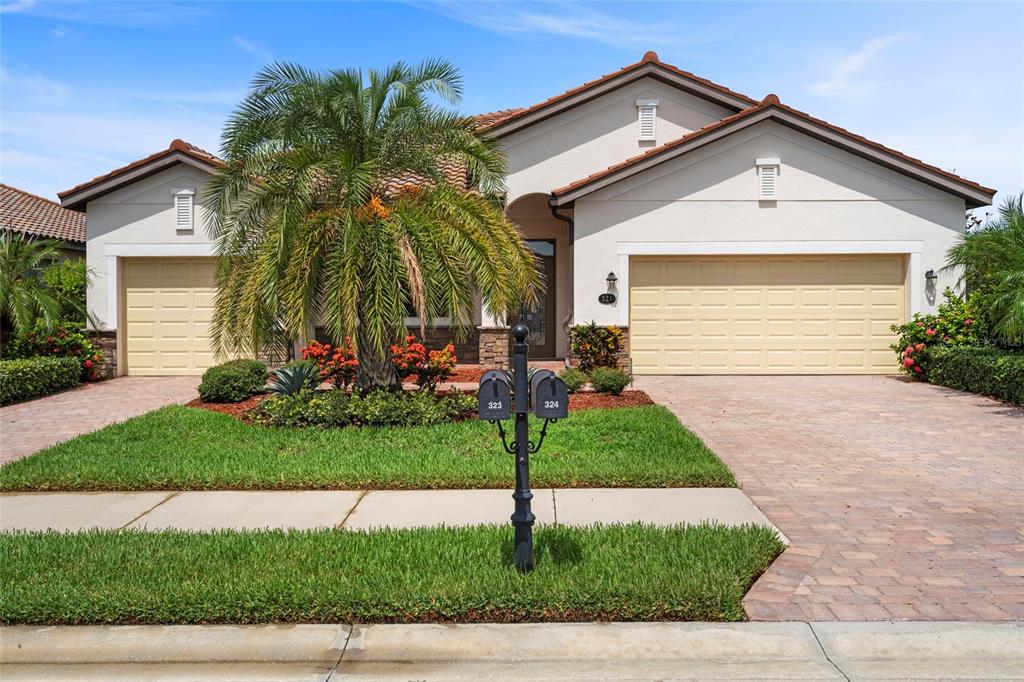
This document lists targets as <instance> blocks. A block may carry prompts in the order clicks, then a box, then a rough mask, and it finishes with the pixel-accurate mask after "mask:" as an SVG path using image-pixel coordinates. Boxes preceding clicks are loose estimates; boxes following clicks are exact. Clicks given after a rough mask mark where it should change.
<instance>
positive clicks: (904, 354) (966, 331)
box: [890, 287, 988, 381]
mask: <svg viewBox="0 0 1024 682" xmlns="http://www.w3.org/2000/svg"><path fill="white" fill-rule="evenodd" d="M942 295H943V297H944V298H945V302H944V303H942V304H941V305H940V306H939V309H938V310H937V311H936V313H935V314H934V315H922V314H920V313H915V314H914V319H912V320H911V321H909V322H905V323H904V324H894V325H892V327H890V330H891V331H893V332H895V333H897V334H899V335H900V337H899V339H898V340H897V341H896V343H894V344H892V345H891V346H890V348H892V349H893V350H894V351H895V352H896V355H897V357H898V358H899V363H900V364H899V369H900V371H901V372H903V373H904V374H909V375H910V376H912V377H914V378H915V379H920V380H922V381H925V380H927V379H928V369H929V364H930V358H931V351H932V350H933V349H935V348H940V347H944V346H951V347H957V346H975V345H978V344H980V343H982V342H984V341H985V340H986V339H987V338H988V330H987V328H986V325H985V321H984V316H983V315H982V314H981V312H980V311H979V309H978V298H977V296H976V295H973V294H972V295H971V296H968V297H967V300H963V299H961V298H960V297H959V296H957V295H956V294H955V293H953V290H952V289H950V288H949V287H946V290H945V291H944V292H943V294H942Z"/></svg>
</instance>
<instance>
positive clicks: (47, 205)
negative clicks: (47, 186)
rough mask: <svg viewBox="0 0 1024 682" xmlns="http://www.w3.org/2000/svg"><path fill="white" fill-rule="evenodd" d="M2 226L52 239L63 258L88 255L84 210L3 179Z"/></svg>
mask: <svg viewBox="0 0 1024 682" xmlns="http://www.w3.org/2000/svg"><path fill="white" fill-rule="evenodd" d="M0 229H4V230H11V231H12V232H15V233H17V234H22V235H25V236H27V237H33V238H36V239H52V240H53V241H55V242H57V244H58V251H59V253H60V255H61V256H62V257H63V258H67V259H69V260H76V261H80V260H82V259H83V258H85V213H83V212H82V211H72V210H69V209H66V208H64V207H63V206H61V205H60V204H58V203H57V202H55V201H53V200H51V199H46V198H44V197H40V196H36V195H35V194H32V193H30V192H26V191H25V190H23V189H18V188H17V187H11V186H10V185H5V184H3V183H0Z"/></svg>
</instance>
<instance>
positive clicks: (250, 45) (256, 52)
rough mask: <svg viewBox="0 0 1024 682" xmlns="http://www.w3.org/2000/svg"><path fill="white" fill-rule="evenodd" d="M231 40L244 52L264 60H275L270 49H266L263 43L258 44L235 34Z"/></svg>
mask: <svg viewBox="0 0 1024 682" xmlns="http://www.w3.org/2000/svg"><path fill="white" fill-rule="evenodd" d="M231 42H233V43H234V44H235V47H237V48H238V49H240V50H241V51H242V52H247V53H249V54H251V55H253V56H254V57H256V58H258V59H260V60H262V61H264V62H272V61H274V55H273V54H271V53H270V50H268V49H266V48H265V47H263V46H262V45H257V44H256V43H254V42H252V41H250V40H246V39H245V38H243V37H241V36H235V37H234V38H232V39H231Z"/></svg>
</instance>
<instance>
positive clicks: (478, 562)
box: [0, 525, 783, 625]
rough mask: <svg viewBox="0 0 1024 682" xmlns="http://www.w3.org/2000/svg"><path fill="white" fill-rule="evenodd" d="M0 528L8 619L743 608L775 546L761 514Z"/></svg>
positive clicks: (556, 614)
mask: <svg viewBox="0 0 1024 682" xmlns="http://www.w3.org/2000/svg"><path fill="white" fill-rule="evenodd" d="M512 532H513V529H512V528H510V527H504V526H503V527H498V526H480V527H473V528H426V529H416V530H389V531H376V532H369V533H366V532H353V531H335V530H320V531H296V532H282V531H258V532H237V531H223V532H217V533H186V532H180V531H165V532H157V533H154V532H142V531H120V532H111V531H102V532H101V531H91V532H86V533H78V534H59V533H53V532H49V533H13V534H4V535H0V595H2V598H0V621H2V622H3V623H5V624H53V625H78V624H129V623H180V624H192V623H280V622H306V623H308V622H342V623H345V622H357V623H380V622H403V623H416V622H437V621H448V622H523V621H593V620H607V621H612V620H614V621H651V620H695V621H739V620H743V619H744V611H743V606H742V603H741V600H742V598H743V595H744V593H745V592H746V591H747V589H748V588H749V587H750V585H751V584H753V582H754V580H756V579H757V577H758V576H759V575H760V574H761V573H762V572H763V571H764V570H765V569H766V568H767V567H768V565H769V564H770V563H771V562H772V560H773V559H774V558H775V557H776V556H777V555H778V554H779V553H780V552H781V551H782V549H783V545H782V543H781V542H780V541H779V539H778V538H777V537H776V535H775V533H774V531H772V530H770V529H768V528H762V527H749V526H748V527H741V528H726V527H721V526H707V525H701V526H689V527H674V528H655V527H651V526H640V525H628V526H607V527H592V528H567V527H550V526H539V527H538V528H537V529H536V531H535V556H536V568H535V570H534V571H533V572H531V573H528V574H521V573H518V572H517V571H516V570H515V569H514V568H513V566H512V556H511V554H512Z"/></svg>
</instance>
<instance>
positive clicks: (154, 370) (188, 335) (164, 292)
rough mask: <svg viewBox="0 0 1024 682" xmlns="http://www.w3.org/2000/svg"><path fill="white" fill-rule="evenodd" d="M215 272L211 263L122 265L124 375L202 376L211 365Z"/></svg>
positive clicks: (131, 260)
mask: <svg viewBox="0 0 1024 682" xmlns="http://www.w3.org/2000/svg"><path fill="white" fill-rule="evenodd" d="M214 268H215V264H214V259H213V258H129V259H126V260H125V262H124V266H123V269H122V277H123V279H124V299H123V300H124V324H125V332H124V336H123V338H124V340H125V359H126V361H127V365H128V374H139V375H158V374H202V372H203V370H205V369H206V368H207V367H209V366H210V365H212V364H214V354H213V350H212V348H211V346H210V321H211V319H212V317H213V296H214Z"/></svg>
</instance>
